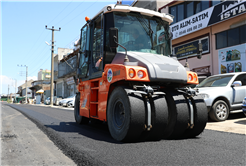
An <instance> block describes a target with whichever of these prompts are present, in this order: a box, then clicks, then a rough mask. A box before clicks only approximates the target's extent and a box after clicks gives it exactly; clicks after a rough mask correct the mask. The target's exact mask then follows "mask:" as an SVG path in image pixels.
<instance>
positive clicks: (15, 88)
mask: <svg viewBox="0 0 246 166" xmlns="http://www.w3.org/2000/svg"><path fill="white" fill-rule="evenodd" d="M16 87H17V79H16V80H15V102H16V103H17V100H16Z"/></svg>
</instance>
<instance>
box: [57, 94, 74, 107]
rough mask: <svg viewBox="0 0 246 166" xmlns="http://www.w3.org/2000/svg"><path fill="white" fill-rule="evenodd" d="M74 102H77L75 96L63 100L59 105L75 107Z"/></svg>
mask: <svg viewBox="0 0 246 166" xmlns="http://www.w3.org/2000/svg"><path fill="white" fill-rule="evenodd" d="M74 101H75V95H73V96H69V97H67V98H65V99H62V100H61V101H60V102H59V105H60V106H67V107H74Z"/></svg>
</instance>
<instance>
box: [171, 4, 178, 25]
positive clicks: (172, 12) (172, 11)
mask: <svg viewBox="0 0 246 166" xmlns="http://www.w3.org/2000/svg"><path fill="white" fill-rule="evenodd" d="M176 9H177V8H176V6H174V7H170V13H171V15H173V16H174V18H173V22H172V24H174V23H176V22H177V21H176V18H177V14H176V13H177V10H176Z"/></svg>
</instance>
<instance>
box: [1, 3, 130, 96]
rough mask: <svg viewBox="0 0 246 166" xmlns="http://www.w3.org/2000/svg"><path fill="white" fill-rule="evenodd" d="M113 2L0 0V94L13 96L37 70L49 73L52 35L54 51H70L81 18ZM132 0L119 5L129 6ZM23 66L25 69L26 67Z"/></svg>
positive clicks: (81, 20)
mask: <svg viewBox="0 0 246 166" xmlns="http://www.w3.org/2000/svg"><path fill="white" fill-rule="evenodd" d="M116 2H117V0H59V1H58V0H51V1H48V0H39V1H33V0H32V1H31V0H25V1H18V0H15V1H13V0H1V4H0V11H1V18H0V19H1V21H0V22H1V27H0V28H1V29H0V31H1V40H0V43H1V45H0V53H1V55H0V66H1V67H0V81H1V85H0V86H1V87H0V94H8V87H9V93H15V83H16V82H17V87H18V86H20V85H22V84H23V83H25V80H26V69H27V76H28V80H30V79H33V80H37V75H38V71H39V70H40V69H44V70H45V69H48V70H50V69H51V46H49V45H47V44H46V42H48V43H51V37H52V36H51V35H52V31H51V30H47V29H46V28H45V25H47V28H52V26H54V28H55V29H59V28H61V30H60V31H55V34H54V40H55V53H57V48H73V47H72V46H73V43H74V42H75V41H76V40H77V39H79V36H80V29H81V27H82V26H83V25H84V24H85V19H84V18H85V17H86V16H88V17H89V18H92V17H93V16H94V15H95V14H97V12H99V11H100V10H101V9H102V8H103V7H104V6H106V5H108V4H116ZM132 2H133V0H132V1H131V0H129V1H127V0H126V1H124V0H123V1H122V3H123V4H131V3H132ZM26 66H27V67H26Z"/></svg>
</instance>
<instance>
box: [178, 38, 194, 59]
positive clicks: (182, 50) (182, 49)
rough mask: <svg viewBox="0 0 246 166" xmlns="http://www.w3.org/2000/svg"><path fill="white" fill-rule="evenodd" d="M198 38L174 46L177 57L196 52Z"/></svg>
mask: <svg viewBox="0 0 246 166" xmlns="http://www.w3.org/2000/svg"><path fill="white" fill-rule="evenodd" d="M198 42H199V41H198V40H196V41H194V42H191V43H188V44H184V45H182V46H178V47H175V48H174V51H175V55H176V56H177V58H181V57H184V56H188V55H192V54H196V53H197V51H198Z"/></svg>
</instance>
